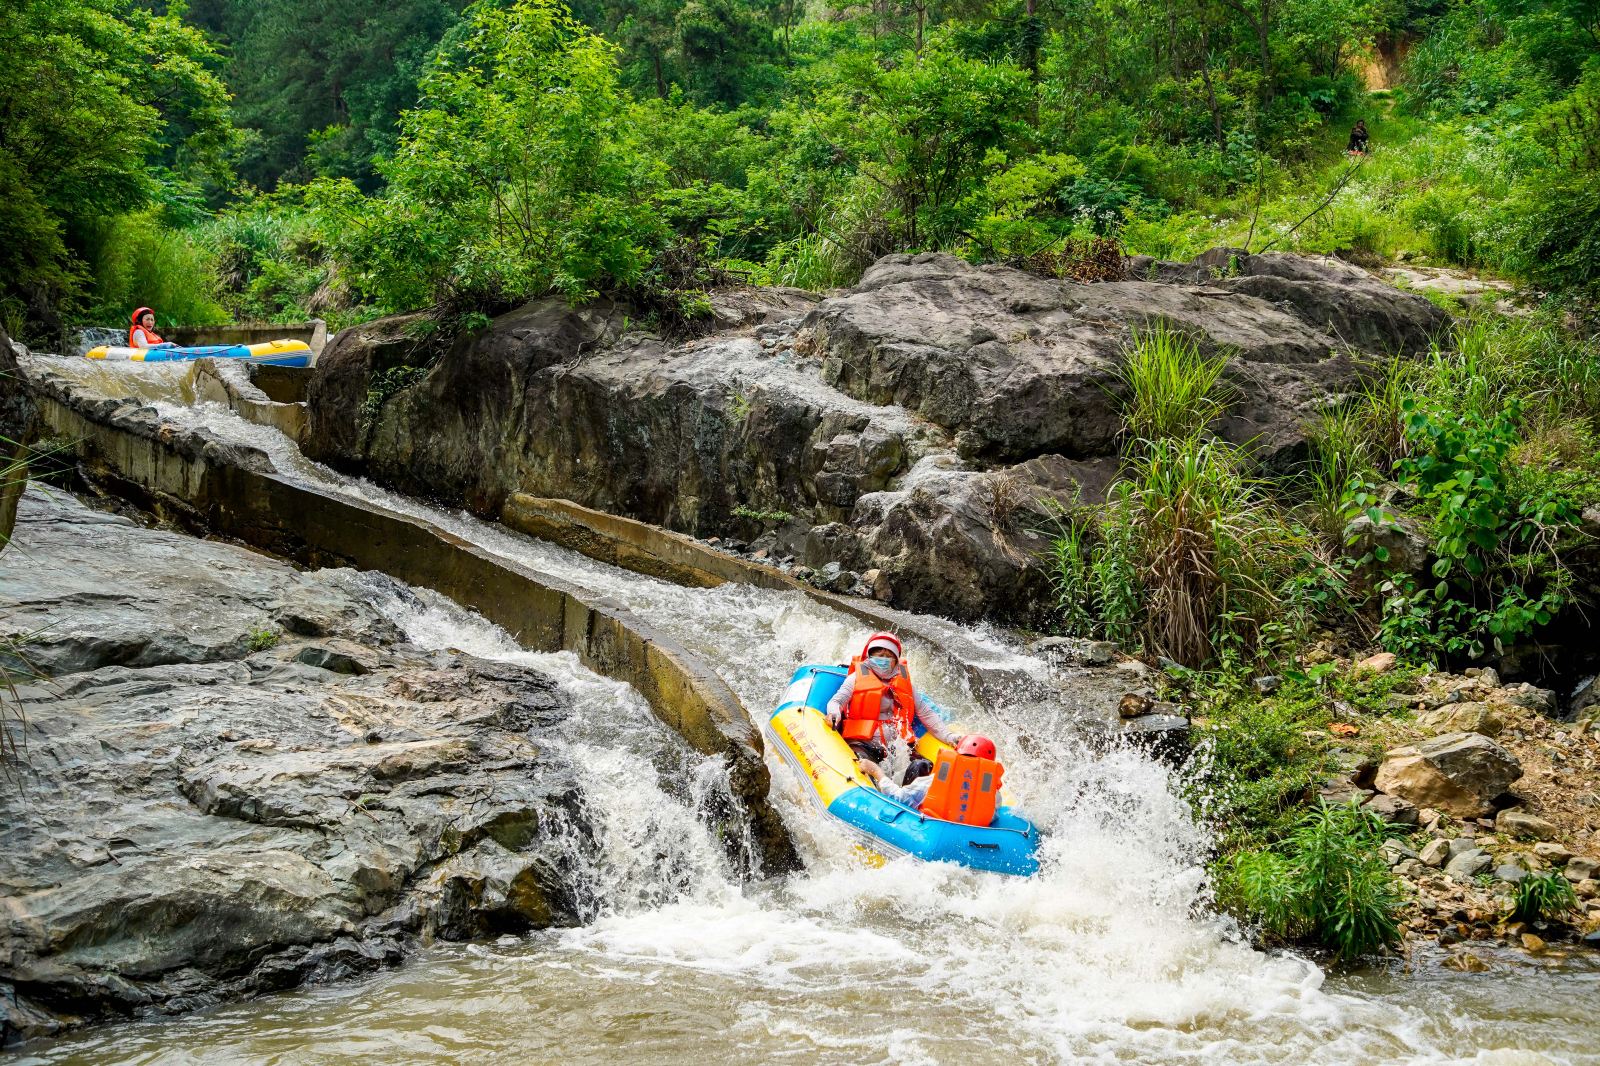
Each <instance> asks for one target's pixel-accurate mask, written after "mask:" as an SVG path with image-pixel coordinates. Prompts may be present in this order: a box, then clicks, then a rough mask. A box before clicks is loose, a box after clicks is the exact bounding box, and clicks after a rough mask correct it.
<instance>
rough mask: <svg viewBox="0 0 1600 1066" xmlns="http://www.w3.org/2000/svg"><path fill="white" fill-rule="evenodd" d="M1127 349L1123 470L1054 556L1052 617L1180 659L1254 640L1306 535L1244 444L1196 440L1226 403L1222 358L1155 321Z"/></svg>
mask: <svg viewBox="0 0 1600 1066" xmlns="http://www.w3.org/2000/svg"><path fill="white" fill-rule="evenodd" d="M1126 354H1127V361H1126V364H1125V366H1124V368H1123V371H1122V379H1123V383H1124V385H1125V387H1126V396H1125V400H1124V407H1123V418H1124V421H1125V423H1126V428H1127V438H1126V441H1125V445H1124V459H1123V469H1122V476H1121V477H1120V478H1119V479H1118V480H1117V481H1116V482H1115V483H1114V484H1113V485H1112V487H1111V489H1110V490H1109V492H1108V494H1107V501H1106V503H1105V505H1104V506H1103V507H1101V508H1098V509H1095V510H1091V511H1089V512H1087V513H1086V514H1080V515H1079V516H1077V518H1076V521H1074V522H1072V523H1068V524H1067V525H1065V526H1064V527H1063V532H1062V535H1061V536H1059V537H1058V538H1057V539H1056V541H1055V545H1054V551H1053V553H1052V563H1053V565H1054V576H1055V581H1056V590H1057V599H1058V604H1059V606H1060V609H1061V612H1062V618H1063V621H1064V623H1065V624H1066V625H1068V626H1069V627H1070V628H1072V629H1074V630H1076V631H1079V632H1088V633H1095V634H1098V635H1101V636H1104V637H1106V638H1108V639H1111V640H1115V641H1117V642H1118V643H1122V644H1125V645H1128V646H1130V647H1131V646H1134V645H1138V646H1140V647H1142V648H1143V649H1144V651H1145V652H1147V653H1149V654H1152V655H1162V656H1167V657H1169V658H1171V659H1172V660H1174V661H1176V662H1178V663H1181V664H1183V665H1185V666H1191V667H1198V666H1203V665H1207V664H1209V663H1210V662H1211V661H1212V660H1213V659H1214V658H1216V657H1217V656H1218V655H1219V654H1220V653H1222V652H1223V651H1225V650H1226V651H1229V652H1232V651H1238V650H1243V651H1249V650H1251V649H1254V648H1255V647H1256V646H1257V645H1258V644H1259V643H1260V640H1261V637H1262V635H1263V633H1264V632H1265V631H1266V628H1267V627H1268V625H1269V624H1280V623H1281V619H1280V618H1279V617H1278V616H1279V615H1280V614H1281V613H1282V611H1281V608H1282V602H1281V599H1280V596H1279V589H1280V588H1281V586H1282V585H1283V583H1284V582H1285V581H1286V580H1288V579H1289V577H1290V576H1291V575H1292V573H1293V571H1294V568H1295V560H1296V558H1297V557H1298V556H1299V555H1301V554H1303V552H1304V538H1303V536H1302V535H1301V534H1300V533H1298V532H1297V531H1295V530H1293V529H1291V528H1290V527H1288V526H1287V525H1286V524H1285V523H1284V522H1283V520H1282V517H1281V515H1280V514H1279V512H1278V511H1277V510H1276V509H1275V508H1273V507H1272V506H1271V504H1270V501H1269V499H1268V497H1267V495H1266V494H1265V492H1264V491H1263V486H1262V485H1261V483H1260V482H1259V481H1258V479H1256V478H1255V477H1253V476H1251V475H1250V474H1249V473H1248V472H1247V463H1248V460H1247V456H1246V454H1245V452H1244V450H1243V449H1241V448H1239V447H1237V446H1235V445H1232V444H1229V443H1227V442H1226V441H1222V440H1218V439H1215V438H1213V437H1210V436H1208V428H1209V427H1210V426H1211V425H1212V424H1213V423H1214V422H1216V420H1217V419H1219V418H1220V417H1222V415H1223V414H1224V413H1225V412H1226V411H1227V407H1228V394H1229V389H1228V386H1227V384H1226V382H1224V381H1223V380H1222V371H1223V367H1224V365H1225V364H1226V362H1227V356H1226V355H1212V356H1208V355H1205V354H1204V353H1202V352H1201V350H1200V348H1199V345H1198V344H1197V343H1196V342H1195V341H1194V339H1193V338H1191V337H1188V336H1186V335H1185V334H1183V333H1181V332H1178V331H1177V330H1174V329H1172V328H1171V327H1170V326H1168V325H1166V324H1164V323H1159V324H1157V325H1155V326H1152V327H1150V328H1149V329H1146V330H1142V331H1140V332H1138V333H1136V334H1135V336H1134V338H1133V341H1132V342H1131V343H1130V344H1129V345H1128V347H1127V349H1126Z"/></svg>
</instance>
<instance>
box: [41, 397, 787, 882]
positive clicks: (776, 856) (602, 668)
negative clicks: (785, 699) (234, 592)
mask: <svg viewBox="0 0 1600 1066" xmlns="http://www.w3.org/2000/svg"><path fill="white" fill-rule="evenodd" d="M29 376H30V384H31V386H32V388H33V391H34V393H35V396H36V398H37V399H38V401H39V407H40V413H41V415H42V417H43V419H44V421H45V422H46V423H47V424H48V425H49V426H50V427H51V429H52V430H53V431H54V432H55V433H57V434H58V435H60V436H62V437H64V438H66V439H69V440H72V441H73V442H75V447H76V450H77V453H78V455H79V457H80V459H81V461H83V462H84V463H85V464H86V465H87V466H89V467H90V469H92V470H93V471H95V473H96V474H97V476H99V477H100V478H101V479H103V480H104V481H106V482H107V483H108V484H110V485H111V486H112V487H113V488H114V489H115V490H116V491H117V492H118V493H119V494H121V495H125V496H127V497H128V498H130V499H133V500H135V501H136V502H138V503H140V504H141V505H143V506H146V507H148V508H150V509H152V510H154V511H156V512H158V513H163V514H165V515H167V516H169V517H172V518H174V519H176V520H178V521H179V522H181V523H183V524H186V525H189V526H191V527H193V528H199V529H205V530H210V531H214V532H217V533H221V534H223V535H226V536H229V537H233V538H236V539H238V540H241V541H243V542H245V543H247V544H250V545H252V546H255V547H258V548H261V549H264V550H266V551H270V552H273V553H274V554H277V555H281V556H284V557H286V558H290V559H293V560H296V561H298V562H300V563H302V564H304V565H308V566H339V565H349V566H355V567H358V568H361V569H367V570H380V571H382V572H384V573H387V574H390V575H392V576H394V577H396V578H399V579H400V580H402V581H406V582H408V583H410V584H413V585H420V586H423V587H426V588H430V589H433V590H435V591H436V592H439V593H441V594H442V595H445V596H448V597H450V598H451V599H453V600H455V601H456V602H458V603H460V604H462V605H463V606H466V607H469V608H471V609H473V610H476V611H478V612H479V613H481V614H482V615H483V616H484V617H485V618H487V619H489V620H490V621H492V622H494V623H495V624H497V625H499V626H501V627H503V628H505V629H506V630H507V631H508V632H510V633H511V634H512V635H514V636H515V637H516V638H517V640H518V641H520V642H521V643H522V644H523V645H524V646H525V647H528V648H530V649H533V650H535V651H563V650H565V651H572V652H575V653H577V655H578V657H579V658H580V659H581V660H582V661H583V663H584V664H585V665H586V666H588V667H589V668H590V669H593V670H595V671H596V672H597V673H601V674H604V675H605V676H607V677H611V678H614V679H616V680H619V681H624V682H626V683H627V684H629V685H632V686H633V687H634V688H635V689H637V690H638V691H639V693H640V694H641V695H643V696H644V698H645V699H646V700H647V701H648V702H649V704H650V706H651V708H652V709H653V710H654V711H655V713H656V715H657V716H658V717H659V718H660V719H661V720H662V721H663V722H664V723H665V724H666V725H667V726H669V727H670V728H672V729H673V730H674V731H676V732H677V733H678V734H680V735H681V736H682V737H683V738H684V739H685V740H687V741H688V742H689V743H690V744H691V745H693V746H694V748H695V749H696V750H698V751H701V752H704V753H706V754H713V755H722V756H725V757H727V758H728V759H729V761H730V769H731V777H732V785H733V790H734V794H735V795H736V796H737V797H738V798H739V801H740V802H741V803H742V805H743V806H744V808H745V811H744V816H746V817H748V818H749V819H750V821H751V822H752V823H753V828H754V830H755V837H756V840H757V842H758V845H757V846H758V848H759V850H760V855H759V856H758V858H759V861H760V864H761V867H762V868H763V870H764V871H766V872H779V871H782V870H785V869H789V868H792V867H793V866H795V865H796V864H797V858H796V854H795V851H794V846H793V843H792V841H791V840H790V839H789V837H788V835H787V832H786V830H785V829H784V827H783V823H782V821H781V820H780V819H779V817H778V814H777V812H776V811H775V810H773V809H772V807H771V806H770V804H769V802H768V797H767V791H768V785H769V780H768V773H767V768H766V765H765V764H764V763H763V762H762V758H761V737H760V733H759V732H758V731H757V729H756V727H755V726H754V724H753V723H752V721H751V718H750V716H749V714H748V713H746V711H745V709H744V707H743V705H742V704H741V703H740V702H739V699H738V697H737V696H736V695H735V694H734V692H733V691H732V689H730V688H729V687H728V686H727V684H726V683H725V682H724V681H723V680H722V679H721V678H720V677H718V676H717V675H716V673H715V672H714V671H712V670H711V669H710V667H709V666H708V665H707V664H706V663H705V662H704V661H702V660H701V659H700V658H699V657H698V656H696V655H694V654H693V653H691V652H689V651H688V650H687V649H685V648H683V647H681V646H680V645H678V644H677V643H675V642H674V641H673V640H671V639H670V638H669V637H667V636H666V635H665V634H663V633H661V632H659V631H657V630H655V629H653V628H652V627H651V626H649V625H648V624H647V623H645V622H644V621H643V620H641V619H639V618H637V617H636V616H634V615H633V614H632V613H631V612H629V611H628V609H627V608H626V607H624V606H623V605H621V604H619V603H616V602H615V601H611V600H607V599H605V598H602V597H596V596H594V595H593V594H591V593H589V592H587V590H583V589H579V588H577V587H575V586H572V585H570V584H568V583H566V582H564V581H561V580H560V579H558V578H554V577H551V576H549V575H545V574H540V573H537V572H535V571H533V570H531V569H528V568H526V567H523V566H520V565H517V564H514V563H511V562H508V561H506V560H503V559H500V558H498V557H495V556H492V555H490V554H489V553H487V552H485V551H483V550H482V549H480V548H478V547H476V546H475V545H473V544H471V543H469V542H467V541H465V540H462V539H461V538H459V537H456V536H454V535H452V534H450V533H448V532H446V531H444V530H442V529H440V528H438V527H436V526H433V525H431V524H429V523H427V522H423V521H421V520H418V519H415V518H411V517H409V516H406V515H400V514H396V513H394V512H391V511H387V510H383V509H381V508H378V507H375V506H372V505H370V504H366V503H360V504H358V503H355V502H353V501H350V500H347V499H345V498H343V497H340V496H336V495H333V494H331V493H327V492H323V491H321V490H319V489H315V488H312V487H309V486H305V485H300V484H296V483H294V482H292V481H289V480H287V479H285V478H283V477H281V476H279V475H278V474H277V473H275V472H274V471H273V470H272V469H271V465H270V463H269V462H268V461H267V459H266V457H265V456H264V455H262V454H261V453H260V452H257V451H254V450H253V449H248V448H242V447H239V446H236V445H232V444H227V443H224V442H221V441H218V440H216V439H214V438H211V437H209V436H207V435H205V434H202V433H198V432H190V431H176V432H175V431H174V427H172V426H171V425H170V424H164V423H162V422H161V421H160V420H159V419H158V418H157V416H156V415H155V413H154V412H153V411H152V410H150V409H148V408H142V407H140V405H139V404H138V403H137V402H135V401H128V400H104V399H97V398H92V397H87V396H84V395H82V394H79V393H76V392H75V390H74V388H73V387H72V385H71V383H69V382H67V381H65V380H63V379H60V378H56V377H54V376H52V375H50V374H48V372H45V373H39V372H37V371H36V372H34V373H31V374H30V375H29ZM727 813H728V816H729V817H734V816H736V814H735V812H727ZM729 835H730V837H731V838H737V837H738V836H739V834H737V833H735V834H729Z"/></svg>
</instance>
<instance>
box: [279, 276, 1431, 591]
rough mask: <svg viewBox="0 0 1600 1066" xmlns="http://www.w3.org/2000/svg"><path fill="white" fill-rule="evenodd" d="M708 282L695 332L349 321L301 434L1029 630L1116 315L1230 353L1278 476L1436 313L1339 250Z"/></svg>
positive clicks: (1247, 419) (439, 490)
mask: <svg viewBox="0 0 1600 1066" xmlns="http://www.w3.org/2000/svg"><path fill="white" fill-rule="evenodd" d="M1150 279H1153V280H1150ZM724 297H725V294H718V295H717V296H716V297H714V298H713V304H714V306H717V307H721V308H722V309H721V310H717V311H716V316H717V325H718V328H719V329H720V330H721V331H720V332H717V333H715V334H713V335H711V336H705V337H699V338H695V339H691V340H682V339H678V340H673V339H667V338H662V337H659V336H655V335H652V334H648V333H644V332H640V331H638V329H637V322H638V317H639V316H638V315H637V314H632V313H630V309H628V308H626V307H622V306H618V305H613V304H608V303H604V302H600V303H596V304H592V305H589V306H587V307H584V308H578V309H574V308H571V307H570V306H568V305H567V304H566V303H565V302H564V301H560V300H541V301H535V302H533V303H530V304H528V305H526V306H524V307H521V308H518V309H516V310H514V311H511V312H509V313H507V314H505V315H503V316H501V317H500V318H498V319H496V320H495V322H494V323H493V325H492V326H491V327H490V328H489V329H487V330H485V331H483V332H481V333H479V334H476V335H474V336H472V337H464V338H461V339H459V340H457V341H456V342H455V343H454V344H453V345H450V346H448V347H445V348H442V349H441V348H440V347H438V346H430V345H429V344H426V343H424V342H422V341H420V340H418V339H417V335H418V330H417V329H416V325H417V323H416V319H415V316H397V317H393V318H388V319H382V320H379V321H377V322H373V323H368V324H366V325H363V326H360V327H356V328H354V329H350V330H346V331H343V332H341V333H340V335H339V336H338V337H337V338H335V339H334V341H333V342H332V343H330V344H329V346H328V348H327V349H326V350H324V352H323V353H322V355H321V357H320V359H319V363H318V367H317V371H316V376H315V378H314V380H313V382H312V384H311V387H310V389H309V392H308V404H309V427H308V436H307V445H306V449H307V451H308V453H309V454H310V455H312V457H313V458H318V459H322V460H324V461H327V462H330V463H333V464H335V465H338V466H341V467H344V468H347V469H356V470H360V471H362V472H364V473H367V474H369V475H370V476H373V477H375V478H377V479H379V480H381V481H385V482H387V483H389V484H391V485H394V486H395V487H397V488H400V489H402V490H405V491H408V492H412V493H415V494H418V495H423V496H428V497H433V498H444V499H450V500H454V501H459V502H461V503H463V504H464V505H466V506H468V507H469V508H471V509H473V510H475V511H478V512H482V513H489V514H493V513H496V512H497V511H498V510H499V508H500V507H501V506H502V504H503V503H504V501H505V500H506V499H507V498H508V497H509V495H510V494H511V493H513V492H525V493H528V494H531V495H534V496H554V497H562V498H566V499H571V500H574V501H576V502H578V503H581V504H584V505H587V506H590V507H596V508H599V509H602V510H606V511H610V512H613V513H617V514H623V515H627V516H629V517H632V518H638V519H643V520H645V521H650V522H655V523H658V524H662V525H665V526H667V527H669V528H672V529H675V530H678V531H681V532H686V533H690V534H694V535H696V536H702V537H704V536H710V535H712V534H718V535H728V534H732V535H735V536H738V537H740V538H743V539H752V538H756V537H758V536H761V535H763V534H765V533H767V532H768V529H767V528H766V527H767V526H768V525H770V523H771V521H772V519H770V518H757V517H753V516H755V515H766V516H772V515H778V514H788V515H790V516H792V517H791V518H789V519H787V520H784V521H782V524H781V528H780V529H779V530H778V535H777V536H776V537H775V538H774V543H773V545H772V548H773V550H774V551H775V552H776V553H777V554H779V555H782V556H802V555H803V556H804V559H803V562H804V564H805V565H806V566H807V567H809V568H811V569H813V570H816V569H820V568H822V567H824V566H825V565H826V564H828V563H830V562H834V563H838V564H839V565H840V567H841V568H842V569H843V570H848V571H854V572H857V573H864V572H868V571H874V570H875V571H877V572H878V581H877V582H875V583H873V586H872V587H873V589H874V591H875V594H876V595H879V596H880V598H884V599H886V601H887V602H889V603H891V604H893V605H894V606H897V607H904V608H910V609H917V610H932V611H937V612H941V613H946V614H950V615H953V616H956V617H962V618H976V617H980V616H996V617H999V618H1002V619H1004V620H1008V621H1017V622H1037V621H1038V620H1039V619H1040V617H1041V615H1042V613H1043V612H1044V611H1045V610H1046V609H1047V605H1048V603H1049V600H1050V598H1051V595H1052V590H1051V586H1050V581H1049V576H1048V574H1047V572H1046V570H1045V567H1044V566H1043V565H1042V564H1041V562H1040V559H1039V556H1040V553H1041V551H1042V550H1043V549H1044V548H1045V547H1047V546H1048V536H1047V535H1045V533H1044V532H1043V531H1045V530H1048V528H1049V527H1050V523H1051V522H1052V521H1053V520H1054V519H1055V517H1056V516H1057V515H1058V513H1059V509H1060V508H1061V507H1062V506H1070V505H1072V504H1074V503H1075V502H1077V501H1089V502H1092V501H1094V500H1096V499H1098V498H1100V497H1101V496H1102V495H1103V493H1104V490H1105V488H1106V486H1107V484H1108V483H1109V482H1110V480H1111V479H1112V478H1113V477H1114V476H1115V472H1116V456H1117V451H1118V435H1119V433H1120V432H1121V421H1120V417H1119V400H1118V395H1119V390H1120V388H1121V386H1120V384H1119V378H1118V368H1119V366H1120V363H1121V359H1122V350H1123V346H1124V344H1125V343H1126V341H1127V340H1128V339H1129V337H1130V336H1131V335H1132V332H1133V331H1134V330H1135V329H1138V328H1142V327H1144V326H1146V325H1148V324H1150V323H1151V322H1153V321H1155V320H1156V319H1164V320H1167V321H1170V322H1172V323H1174V324H1176V325H1177V326H1178V327H1179V328H1182V329H1184V330H1187V331H1190V332H1192V333H1194V334H1195V335H1196V337H1197V338H1198V339H1199V340H1200V341H1201V343H1202V344H1203V345H1204V346H1206V347H1207V348H1208V349H1211V350H1217V351H1222V350H1226V351H1228V352H1230V353H1232V354H1231V357H1230V360H1229V368H1228V377H1229V380H1230V382H1231V383H1232V385H1233V386H1234V389H1235V392H1236V395H1237V402H1236V403H1235V404H1234V406H1233V407H1232V408H1231V409H1230V412H1229V414H1228V416H1227V417H1226V418H1225V419H1223V420H1222V421H1221V422H1220V423H1219V424H1218V426H1217V427H1216V428H1217V430H1218V431H1219V432H1221V433H1222V434H1223V435H1224V436H1226V437H1228V438H1229V439H1231V440H1235V441H1239V442H1244V441H1251V442H1253V443H1254V444H1255V445H1256V446H1257V447H1258V448H1259V450H1260V451H1261V453H1262V454H1263V455H1264V456H1265V457H1266V458H1267V459H1268V460H1269V461H1272V462H1278V463H1280V464H1289V463H1293V462H1296V461H1298V458H1299V457H1300V456H1301V454H1302V453H1303V452H1304V448H1305V437H1304V432H1305V430H1304V427H1305V425H1306V423H1307V419H1308V417H1309V416H1310V415H1313V414H1314V413H1315V412H1316V411H1318V410H1320V409H1321V407H1322V405H1324V404H1325V403H1326V402H1327V401H1328V400H1329V399H1330V398H1331V397H1334V396H1336V395H1342V394H1344V393H1347V392H1349V391H1350V390H1351V389H1352V388H1353V387H1355V385H1356V384H1357V383H1358V380H1359V375H1358V369H1357V364H1358V362H1360V360H1361V359H1364V358H1366V357H1367V356H1392V355H1394V354H1396V353H1400V354H1404V353H1408V352H1418V351H1421V350H1424V349H1425V348H1426V344H1427V338H1428V337H1429V336H1430V335H1431V333H1432V332H1434V331H1435V330H1437V329H1438V328H1440V327H1441V326H1442V325H1443V324H1444V321H1445V319H1444V316H1443V314H1442V313H1441V312H1440V311H1438V310H1437V309H1436V308H1434V307H1433V305H1432V304H1430V303H1428V302H1427V301H1426V300H1424V299H1422V298H1420V297H1417V296H1415V295H1412V294H1406V293H1403V292H1401V291H1399V290H1397V289H1395V288H1393V287H1392V286H1389V285H1387V284H1385V283H1383V282H1381V281H1379V280H1377V279H1375V278H1373V277H1371V276H1370V275H1367V274H1365V273H1364V272H1362V271H1359V270H1355V269H1354V268H1351V267H1349V266H1346V265H1344V264H1339V263H1336V262H1334V261H1331V260H1302V259H1299V258H1298V257H1293V256H1275V255H1263V256H1249V255H1239V254H1231V253H1230V254H1229V255H1227V256H1224V257H1223V258H1222V259H1218V258H1217V257H1215V256H1212V257H1210V258H1205V257H1202V259H1201V260H1197V261H1196V262H1195V263H1193V264H1154V265H1153V267H1152V271H1151V272H1150V274H1149V279H1146V278H1145V277H1144V276H1142V275H1141V276H1139V277H1137V278H1136V279H1135V280H1131V281H1125V282H1108V283H1103V284H1095V285H1078V284H1072V283H1066V282H1060V281H1056V280H1052V279H1046V278H1040V277H1036V276H1033V275H1030V274H1025V273H1021V272H1018V271H1014V270H1009V269H1007V268H1003V267H978V266H973V265H971V264H968V263H966V262H964V261H962V260H959V259H955V258H953V257H950V256H944V255H920V256H889V257H887V258H885V259H884V260H882V261H881V262H880V263H878V264H876V265H875V266H874V267H873V268H872V269H871V270H870V271H869V272H868V273H867V275H866V276H865V277H864V278H863V279H862V282H861V284H860V285H858V286H857V287H856V288H854V289H852V290H849V291H846V292H842V293H838V294H834V295H831V296H829V297H827V298H826V299H819V298H816V297H812V296H808V295H805V294H800V293H796V292H794V291H793V290H765V289H763V290H740V291H739V292H738V293H736V294H733V295H732V296H729V297H727V298H726V299H725V298H724ZM723 304H727V306H726V307H723V306H722V305H723ZM409 371H420V373H415V374H412V373H409ZM370 399H381V401H382V402H381V403H374V402H369V400H370Z"/></svg>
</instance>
